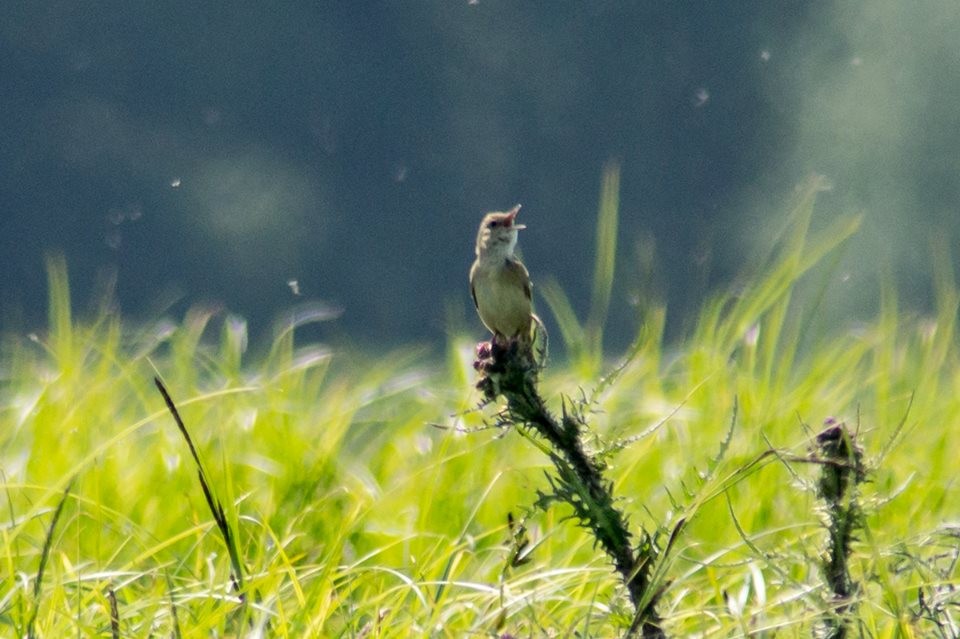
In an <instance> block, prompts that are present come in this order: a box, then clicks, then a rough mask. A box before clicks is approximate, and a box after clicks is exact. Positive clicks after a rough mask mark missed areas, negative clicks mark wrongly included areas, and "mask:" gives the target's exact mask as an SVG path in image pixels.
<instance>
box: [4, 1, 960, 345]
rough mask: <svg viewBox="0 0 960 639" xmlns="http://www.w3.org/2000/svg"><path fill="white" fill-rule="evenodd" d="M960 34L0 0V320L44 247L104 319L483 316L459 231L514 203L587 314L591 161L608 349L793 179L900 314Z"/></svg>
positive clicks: (956, 88)
mask: <svg viewBox="0 0 960 639" xmlns="http://www.w3.org/2000/svg"><path fill="white" fill-rule="evenodd" d="M958 34H960V3H957V2H956V1H955V0H949V1H947V0H940V1H935V2H925V3H905V2H894V1H893V0H880V1H876V2H855V1H849V2H843V1H836V2H789V1H785V0H775V1H744V2H659V3H653V2H615V1H605V0H598V1H593V2H562V1H553V2H546V1H544V2H519V1H518V2H503V1H495V0H479V1H478V2H476V3H473V4H471V2H469V1H468V0H456V1H454V0H443V1H421V2H413V1H410V2H390V1H385V2H348V1H343V2H297V3H261V2H256V3H254V2H238V3H226V2H205V3H196V2H189V3H188V2H180V1H177V2H149V3H148V2H130V1H123V2H29V3H28V2H18V1H13V2H5V3H3V5H2V8H0V82H2V91H0V271H2V274H3V277H2V279H0V305H2V307H0V308H2V314H0V320H2V322H3V324H4V325H5V326H7V327H14V328H16V329H17V330H20V329H24V330H29V329H32V328H34V327H35V326H37V325H39V323H40V322H41V321H42V318H43V312H44V309H45V286H44V274H43V256H44V254H45V252H49V251H60V252H62V253H64V254H65V255H66V258H67V262H68V266H69V268H70V272H71V276H72V280H73V282H74V284H75V289H76V292H77V295H78V297H79V298H80V299H88V298H89V295H90V292H91V291H92V290H93V289H94V282H95V281H96V280H97V277H98V273H104V272H110V271H113V272H115V273H116V275H117V294H118V300H119V304H120V308H121V309H122V310H123V312H124V313H125V314H128V315H130V316H133V317H141V318H147V319H150V318H154V317H156V316H157V314H158V313H160V312H174V313H180V312H182V310H183V309H184V308H186V307H188V306H190V305H192V304H195V303H197V302H201V301H214V302H217V303H222V304H223V305H224V306H225V307H226V308H228V309H230V310H232V311H234V312H237V313H239V314H241V315H243V316H245V317H247V318H249V319H250V321H251V323H252V326H253V329H254V330H255V331H258V330H260V329H262V328H264V327H266V326H267V325H268V323H269V321H270V320H271V319H272V318H274V317H275V316H277V314H278V313H280V312H282V311H283V310H284V309H289V308H291V307H292V306H294V305H296V304H298V303H301V302H302V301H304V300H322V301H323V302H325V303H328V304H330V305H332V306H335V307H338V308H341V309H342V310H343V314H342V316H340V317H339V319H337V320H335V321H334V322H332V323H330V324H328V325H327V326H326V327H325V328H324V329H323V331H322V333H321V334H322V335H325V336H331V337H336V336H349V337H351V338H355V339H357V340H359V341H362V342H364V343H369V344H396V343H400V342H404V341H407V340H410V339H416V340H425V341H439V340H440V339H441V337H442V335H443V331H444V330H445V327H446V325H447V322H448V319H449V318H450V317H452V318H453V320H454V321H460V322H463V324H462V325H463V326H468V327H471V328H472V329H474V330H476V331H477V332H478V334H482V327H481V326H480V324H479V322H478V321H476V320H475V318H474V317H473V314H472V309H470V308H469V296H468V293H467V290H466V272H467V269H468V267H469V264H470V262H471V260H472V258H473V253H472V251H473V246H472V245H473V240H474V233H475V227H476V225H477V223H478V221H479V219H480V217H481V215H482V214H483V212H484V211H486V210H490V209H496V208H504V207H508V206H511V205H512V204H514V203H516V202H522V203H523V205H524V209H523V213H522V217H523V221H524V222H525V223H526V224H527V225H528V226H529V229H528V230H527V231H525V232H524V234H523V237H522V239H521V246H522V250H523V254H524V258H525V260H526V262H527V264H528V266H529V269H530V271H531V273H532V275H533V277H534V281H535V282H537V281H540V282H543V281H546V279H547V278H549V277H553V278H556V280H557V281H558V282H559V283H560V285H561V286H563V287H564V289H565V290H566V291H567V292H568V294H569V295H570V296H571V298H572V300H573V301H574V305H575V307H576V308H577V309H578V310H579V311H580V312H584V311H585V310H586V303H587V300H588V299H589V294H588V286H589V283H590V275H591V274H590V268H591V265H592V260H593V255H592V252H593V248H592V246H593V233H592V224H593V219H594V215H595V211H596V204H597V197H598V191H599V183H600V177H601V174H602V168H603V164H604V163H605V162H606V161H607V160H608V159H610V158H617V159H619V160H620V162H621V163H622V169H623V185H622V199H621V213H622V219H621V225H620V242H619V251H620V259H619V262H618V272H617V283H616V287H615V291H614V295H615V298H614V299H615V301H614V308H613V314H612V317H611V326H610V328H611V333H612V335H613V340H614V341H615V342H617V341H619V342H623V341H624V340H626V339H628V337H629V336H630V335H631V334H632V333H633V331H634V329H635V323H636V320H635V311H634V308H633V305H634V304H636V302H637V301H638V299H640V300H642V299H646V298H647V296H648V295H649V294H650V291H651V290H656V291H658V295H660V296H661V297H662V298H663V299H665V300H666V301H668V302H669V308H670V311H671V319H672V320H673V322H672V324H673V325H680V324H682V323H683V319H684V316H685V314H686V312H687V311H688V310H689V309H691V308H695V307H696V305H697V304H698V303H699V301H700V300H701V299H702V297H703V295H704V294H705V293H706V291H708V290H709V289H710V288H712V287H714V286H716V285H718V284H720V283H723V282H725V281H727V279H728V278H729V277H730V275H732V274H733V273H735V272H736V271H737V270H739V268H740V267H741V265H742V264H743V262H744V256H745V255H747V254H748V253H749V250H750V248H751V247H752V246H753V245H754V244H756V243H758V242H761V243H762V242H763V241H764V237H765V235H766V234H767V232H768V230H769V228H770V227H773V226H775V223H772V222H773V221H774V220H776V219H779V216H780V215H781V213H782V211H783V208H784V205H785V203H786V202H787V199H788V195H789V193H790V192H791V191H792V189H793V187H794V186H795V185H796V184H798V183H799V182H801V181H802V180H803V179H804V178H805V177H806V176H808V175H809V174H810V173H812V172H818V173H822V174H825V175H826V176H827V177H828V178H829V179H830V180H831V182H832V183H833V185H834V189H833V190H832V191H831V192H830V193H828V194H826V195H825V197H824V198H823V199H822V200H821V205H820V208H819V211H818V215H819V216H820V217H821V219H822V220H826V219H829V218H830V217H831V216H834V215H836V214H839V213H848V212H852V211H856V210H863V211H864V212H865V213H866V218H865V224H864V230H863V231H862V233H861V235H860V237H859V238H858V239H857V240H856V242H855V243H854V245H853V246H852V247H851V248H850V249H849V250H848V252H847V254H846V261H845V262H844V265H843V269H842V270H841V271H838V272H837V273H836V279H837V282H836V286H837V287H839V289H840V294H839V295H838V299H841V300H846V301H845V302H844V303H847V302H849V303H850V308H851V312H853V311H854V310H855V309H857V308H863V307H867V306H869V302H868V301H865V300H869V299H870V298H871V297H875V289H873V288H872V287H871V285H870V284H869V282H870V281H871V278H872V277H874V276H875V275H876V273H877V271H878V269H879V267H880V266H881V265H882V264H884V263H885V264H888V265H889V266H891V267H892V271H893V272H894V273H896V274H897V276H898V278H899V280H900V281H901V282H902V283H904V284H905V286H904V288H905V290H906V291H907V292H908V294H909V295H912V296H913V297H914V298H915V299H916V300H917V301H918V302H919V303H920V304H921V305H922V304H923V303H925V299H926V295H927V294H926V290H927V284H926V278H925V276H924V275H923V273H925V272H927V271H929V266H930V264H929V247H930V244H929V241H930V238H931V237H934V236H939V237H946V238H948V243H949V244H951V245H952V244H955V239H956V237H957V226H958V225H957V220H958V217H960V197H958V192H960V71H958V69H960V44H958V42H960V36H958ZM175 184H176V185H177V186H174V185H175ZM651 251H653V253H651ZM651 264H652V265H653V267H652V272H651V267H650V265H651ZM290 279H296V280H298V283H299V287H300V291H301V293H302V295H301V296H300V297H296V296H294V295H293V294H292V292H291V290H290V288H289V287H288V285H287V281H288V280H290ZM844 287H846V288H844ZM171 300H172V302H171ZM171 303H172V306H170V305H169V304H171ZM540 306H541V307H542V306H543V302H542V300H541V301H540Z"/></svg>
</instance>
